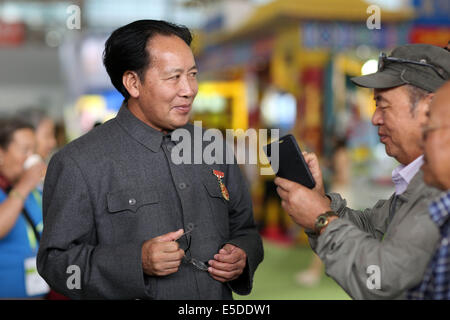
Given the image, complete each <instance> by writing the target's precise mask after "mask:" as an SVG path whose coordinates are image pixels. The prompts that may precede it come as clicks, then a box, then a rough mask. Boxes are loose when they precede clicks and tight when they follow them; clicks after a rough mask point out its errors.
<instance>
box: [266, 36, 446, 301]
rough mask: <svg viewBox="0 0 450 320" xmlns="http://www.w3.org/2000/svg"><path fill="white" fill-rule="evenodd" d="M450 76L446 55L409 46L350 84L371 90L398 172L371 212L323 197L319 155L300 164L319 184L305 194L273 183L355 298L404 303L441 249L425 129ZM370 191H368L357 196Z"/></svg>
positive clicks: (376, 122) (382, 58)
mask: <svg viewBox="0 0 450 320" xmlns="http://www.w3.org/2000/svg"><path fill="white" fill-rule="evenodd" d="M449 77H450V53H449V52H448V51H446V50H445V49H443V48H439V47H436V46H431V45H423V44H413V45H405V46H401V47H398V48H396V49H394V50H393V51H392V53H391V55H390V56H386V55H385V54H383V53H382V54H381V55H380V58H379V67H378V71H377V72H376V73H373V74H370V75H366V76H362V77H357V78H353V79H352V81H353V82H354V83H355V84H357V85H359V86H363V87H368V88H373V89H374V98H375V101H376V110H375V113H374V115H373V117H372V124H373V125H375V126H377V127H378V135H379V137H380V141H381V143H383V144H384V145H385V148H386V153H387V154H388V155H389V156H391V157H394V158H395V159H397V161H398V162H400V164H401V165H400V166H399V167H397V168H396V169H395V170H394V171H393V173H392V180H393V182H394V184H395V193H394V194H393V195H392V196H391V197H390V198H389V199H388V200H380V201H378V202H377V203H376V204H375V206H374V207H373V208H371V209H366V210H364V211H357V210H352V209H350V208H348V207H347V206H346V202H345V200H344V199H342V198H341V196H340V195H339V194H335V193H331V194H325V192H324V188H323V182H322V174H321V171H320V168H319V164H318V161H317V157H316V156H315V155H314V154H307V155H305V158H306V160H307V162H308V165H309V167H310V169H311V171H312V173H313V176H314V178H315V180H316V183H317V184H316V187H315V188H314V189H313V190H309V189H307V188H305V187H303V186H301V185H299V184H296V183H294V182H291V181H288V180H285V179H281V178H277V179H276V180H275V183H276V184H277V185H278V190H277V191H278V193H279V195H280V197H281V198H282V205H283V207H284V208H285V209H286V210H287V212H288V213H289V214H290V215H291V216H292V218H293V219H294V221H295V222H296V223H298V224H299V225H301V226H303V227H305V228H307V229H309V230H310V231H309V232H308V236H309V241H310V244H311V247H312V248H313V249H314V250H315V252H316V253H317V254H318V255H319V257H320V258H321V259H322V261H323V262H324V264H325V268H326V273H327V274H328V275H329V276H331V277H332V278H333V279H334V280H336V282H337V283H338V284H339V285H340V286H341V287H342V288H343V289H344V290H345V291H346V292H347V293H348V294H349V295H350V296H351V297H352V298H355V299H403V298H406V292H407V290H408V289H410V288H412V287H414V286H416V285H417V284H419V283H420V281H421V280H422V278H423V274H424V272H425V270H426V267H427V265H428V262H429V261H430V259H431V257H432V255H433V252H434V249H435V247H436V245H437V243H438V239H439V236H438V230H437V227H436V225H435V224H434V223H433V222H432V221H431V219H430V217H429V214H428V203H429V201H430V200H431V199H433V198H434V197H435V196H436V195H437V194H438V193H439V191H438V190H436V189H434V188H431V187H429V186H427V185H426V184H425V183H424V182H423V174H422V172H421V171H420V167H421V166H422V163H423V155H422V153H423V150H422V146H421V145H422V126H423V125H424V124H425V123H426V121H427V112H428V108H429V105H430V102H431V99H432V97H433V93H434V92H435V91H436V90H437V89H438V88H439V87H440V86H441V85H443V84H444V82H445V81H446V80H447V79H449ZM362 192H370V190H362Z"/></svg>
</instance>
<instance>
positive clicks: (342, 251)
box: [307, 171, 439, 299]
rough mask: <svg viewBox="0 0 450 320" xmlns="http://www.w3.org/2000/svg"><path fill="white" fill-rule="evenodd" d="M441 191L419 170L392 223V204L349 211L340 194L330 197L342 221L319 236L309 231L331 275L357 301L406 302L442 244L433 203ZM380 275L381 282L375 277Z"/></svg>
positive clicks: (402, 198) (314, 248) (381, 201)
mask: <svg viewBox="0 0 450 320" xmlns="http://www.w3.org/2000/svg"><path fill="white" fill-rule="evenodd" d="M438 194H439V190H437V189H434V188H431V187H428V186H427V185H425V183H424V182H423V174H422V171H419V172H418V173H417V174H416V175H415V176H414V178H413V179H412V180H411V182H410V183H409V185H408V188H407V189H406V191H405V192H404V193H403V194H401V195H399V196H398V199H397V202H396V208H395V211H394V212H395V214H394V215H393V217H392V221H391V222H389V220H390V219H389V207H390V206H391V203H392V201H393V198H394V195H392V196H391V198H390V199H389V200H380V201H378V202H377V203H376V205H375V206H374V207H373V208H372V209H366V210H364V211H356V210H352V209H350V208H347V207H346V201H345V200H343V199H342V198H341V197H340V195H338V194H334V193H332V194H329V195H328V196H329V197H330V198H331V199H332V201H331V208H332V209H333V210H334V211H335V212H337V214H338V215H339V217H340V218H342V219H336V220H334V221H332V222H331V223H330V225H329V226H328V227H327V228H326V230H325V232H324V233H323V234H322V235H320V236H319V237H317V236H316V235H314V234H313V233H311V232H307V234H308V236H309V241H310V244H311V247H312V248H313V250H314V251H315V252H316V253H317V254H318V255H319V257H320V258H321V259H322V261H323V262H324V264H325V268H326V273H327V274H328V275H329V276H330V277H332V278H333V279H334V280H335V281H336V282H337V283H338V284H339V285H340V286H341V287H342V288H343V289H344V290H345V291H346V292H347V293H348V294H349V295H350V296H351V297H352V298H354V299H404V298H405V294H406V291H407V290H408V289H410V288H412V287H414V286H415V285H417V284H418V283H420V281H421V280H422V277H423V275H424V272H425V269H426V267H427V265H428V262H429V260H430V259H431V257H432V255H433V253H434V251H435V248H436V246H437V244H438V240H439V232H438V229H437V227H436V225H435V224H434V223H433V222H432V221H431V219H430V216H429V213H428V203H429V201H430V200H431V199H432V198H434V197H435V196H436V195H438ZM378 274H379V276H380V278H379V279H380V282H379V283H378V284H379V286H378V285H377V283H376V280H375V277H377V275H378Z"/></svg>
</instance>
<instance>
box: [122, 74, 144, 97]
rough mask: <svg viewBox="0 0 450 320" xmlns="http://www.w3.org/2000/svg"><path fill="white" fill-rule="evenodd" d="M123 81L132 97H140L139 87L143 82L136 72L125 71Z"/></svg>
mask: <svg viewBox="0 0 450 320" xmlns="http://www.w3.org/2000/svg"><path fill="white" fill-rule="evenodd" d="M122 83H123V86H124V87H125V89H127V91H128V93H129V95H130V96H131V97H133V98H139V87H140V84H141V82H140V79H139V76H138V75H137V73H136V72H134V71H125V72H124V74H123V76H122Z"/></svg>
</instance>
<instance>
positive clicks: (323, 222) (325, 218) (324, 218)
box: [314, 211, 338, 234]
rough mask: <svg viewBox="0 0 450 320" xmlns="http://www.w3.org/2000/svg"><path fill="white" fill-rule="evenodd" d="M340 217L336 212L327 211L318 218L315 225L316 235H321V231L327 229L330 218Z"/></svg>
mask: <svg viewBox="0 0 450 320" xmlns="http://www.w3.org/2000/svg"><path fill="white" fill-rule="evenodd" d="M337 216H338V215H337V214H336V212H334V211H327V212H325V213H322V214H321V215H319V216H318V217H317V218H316V222H315V223H314V230H315V231H316V234H320V231H321V230H322V229H323V228H325V227H326V226H327V225H328V223H329V222H330V217H337Z"/></svg>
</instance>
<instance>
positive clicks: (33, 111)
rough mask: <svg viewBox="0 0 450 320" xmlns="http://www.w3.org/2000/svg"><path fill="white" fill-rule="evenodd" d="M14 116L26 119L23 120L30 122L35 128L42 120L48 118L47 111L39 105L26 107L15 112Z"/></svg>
mask: <svg viewBox="0 0 450 320" xmlns="http://www.w3.org/2000/svg"><path fill="white" fill-rule="evenodd" d="M16 117H17V118H20V119H26V120H24V121H26V122H28V123H29V124H31V125H32V126H33V127H34V129H35V130H37V128H38V127H39V125H40V124H41V122H42V121H44V120H45V119H50V116H49V115H48V113H47V111H45V110H44V109H43V108H40V107H28V108H25V109H23V110H20V111H19V112H17V113H16Z"/></svg>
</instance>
